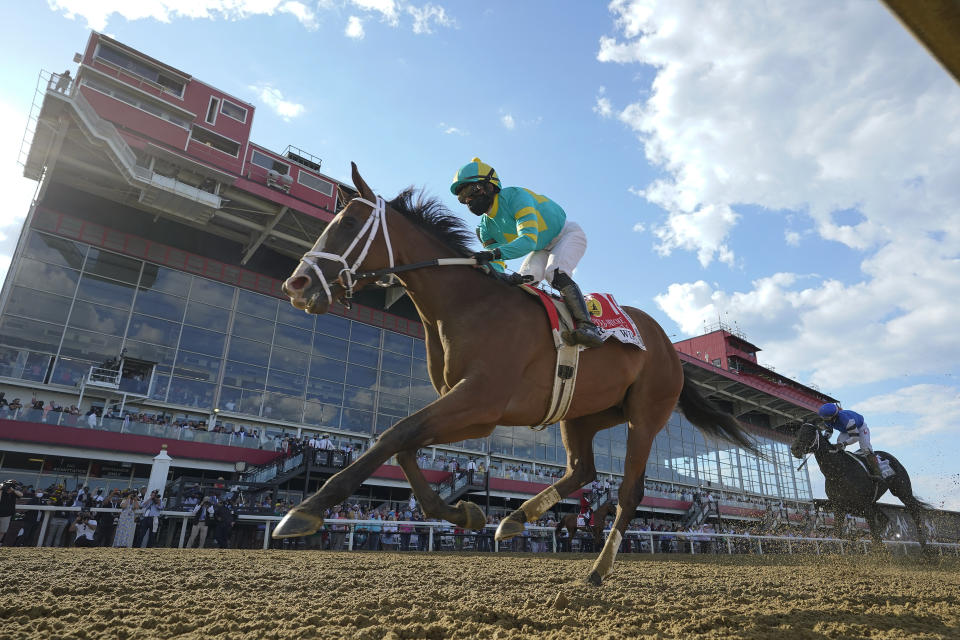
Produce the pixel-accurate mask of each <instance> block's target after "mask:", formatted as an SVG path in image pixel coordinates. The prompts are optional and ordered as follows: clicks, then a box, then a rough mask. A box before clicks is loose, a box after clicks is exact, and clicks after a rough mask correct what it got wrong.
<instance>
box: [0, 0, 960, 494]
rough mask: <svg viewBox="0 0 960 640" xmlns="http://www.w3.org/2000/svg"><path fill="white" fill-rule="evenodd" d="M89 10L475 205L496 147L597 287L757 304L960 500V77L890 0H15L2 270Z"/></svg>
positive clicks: (814, 375) (691, 322)
mask: <svg viewBox="0 0 960 640" xmlns="http://www.w3.org/2000/svg"><path fill="white" fill-rule="evenodd" d="M90 29H97V30H99V31H102V32H104V33H106V34H108V35H110V36H112V37H114V38H117V39H118V40H120V41H122V42H124V43H126V44H128V45H131V46H133V47H135V48H137V49H140V50H142V51H144V52H146V53H148V54H150V55H152V56H154V57H156V58H158V59H160V60H163V61H164V62H166V63H168V64H171V65H173V66H175V67H178V68H180V69H181V70H183V71H186V72H188V73H191V74H193V75H194V76H195V77H197V78H199V79H201V80H203V81H205V82H208V83H210V84H213V85H215V86H217V87H218V88H220V89H223V90H225V91H228V92H230V93H233V94H234V95H236V96H238V97H240V98H242V99H245V100H247V101H249V102H251V103H253V104H255V105H256V106H257V112H256V117H255V120H254V124H253V140H254V141H255V142H257V143H259V144H262V145H265V146H267V147H269V148H272V149H274V150H277V151H280V150H282V149H283V148H284V147H286V146H287V145H288V144H294V145H296V146H299V147H301V148H303V149H305V150H307V151H309V152H311V153H313V154H314V155H317V156H319V157H321V158H322V159H323V169H324V170H325V171H326V172H327V173H328V174H329V175H331V176H332V177H335V178H338V179H341V180H348V178H349V163H350V161H351V160H353V161H356V162H357V163H358V165H359V167H360V170H361V172H362V173H363V175H364V176H365V178H366V179H367V181H368V182H369V183H370V184H371V185H372V186H373V187H374V188H375V189H376V190H377V191H379V192H381V193H383V194H385V195H388V196H389V195H393V194H395V193H396V192H398V191H400V190H401V189H402V188H404V187H406V186H408V185H410V184H413V185H416V186H422V187H424V188H425V189H426V190H427V191H428V192H430V193H432V194H434V195H438V196H440V197H441V198H442V199H443V200H444V201H445V202H446V203H447V204H448V205H449V206H451V207H452V208H454V209H455V210H459V209H460V205H458V203H456V201H455V199H454V198H453V197H452V196H451V195H450V194H449V192H448V190H447V187H448V185H449V181H450V178H451V177H452V175H453V173H454V171H455V170H456V168H457V167H458V166H460V165H461V164H463V163H465V162H467V161H469V160H470V159H471V158H472V157H473V156H479V157H480V158H482V159H483V160H484V161H486V162H488V163H490V164H492V165H493V166H494V167H496V169H497V171H498V173H499V174H500V176H501V178H502V179H503V181H504V183H505V184H513V185H519V186H525V187H529V188H531V189H533V190H535V191H538V192H541V193H544V194H546V195H548V196H550V197H551V198H553V199H554V200H556V201H558V202H559V203H560V204H561V205H562V206H563V207H564V208H565V209H566V210H567V213H568V215H569V217H570V218H572V219H574V220H576V221H577V222H578V223H579V224H580V225H581V226H583V227H584V229H585V230H586V232H587V235H588V238H589V241H590V246H589V249H588V251H587V255H586V257H585V258H584V259H583V261H582V262H581V264H580V267H579V268H578V270H577V273H576V276H577V279H578V281H579V282H580V283H581V284H582V286H583V288H584V289H585V290H593V291H611V292H613V293H614V294H615V295H616V296H617V298H618V299H619V300H620V301H621V302H622V303H623V304H630V305H634V306H637V307H641V308H643V309H644V310H646V311H647V312H649V313H651V314H652V315H654V317H656V318H657V319H658V320H659V321H660V322H661V323H662V324H663V325H664V327H665V329H666V330H667V333H668V334H671V335H674V336H675V338H674V339H682V338H685V337H688V336H690V335H694V334H696V333H698V332H700V330H701V329H702V327H703V326H704V322H707V323H712V322H715V321H716V320H717V319H718V318H720V319H722V320H723V321H725V322H728V323H731V324H732V323H734V322H735V323H736V324H737V326H738V327H739V328H740V329H741V330H742V331H744V332H745V333H746V334H747V336H748V337H749V338H750V339H751V340H752V341H753V342H755V343H756V344H758V345H759V346H760V347H762V348H763V349H764V350H763V351H761V353H760V360H761V363H763V364H765V365H767V366H771V367H774V368H776V369H777V370H778V371H780V372H782V373H784V374H786V375H790V376H792V377H794V378H796V379H798V380H800V381H802V382H804V383H807V384H811V383H812V384H817V385H819V386H820V387H821V388H822V389H823V390H824V391H826V392H828V393H829V394H831V395H833V396H835V397H838V398H840V399H841V400H842V401H843V402H844V404H845V406H846V407H848V408H852V409H854V410H858V411H860V412H861V413H863V414H864V415H866V416H867V421H868V423H869V424H870V426H871V429H872V432H873V442H874V446H875V447H876V448H879V449H887V450H889V451H891V453H894V454H895V455H897V456H898V457H899V458H900V459H901V461H902V462H904V464H905V465H906V466H907V468H908V469H909V470H910V472H911V475H912V476H913V478H914V484H915V487H916V489H917V493H919V494H920V495H922V496H923V497H925V498H927V499H930V500H932V501H934V502H935V503H937V504H944V505H946V506H948V507H950V508H953V509H960V462H958V461H957V454H958V453H960V446H958V445H957V439H958V436H960V427H958V423H960V385H958V376H960V370H958V366H957V362H958V360H960V338H958V337H957V332H956V329H955V325H956V323H957V320H956V318H958V317H960V181H957V180H956V176H957V175H960V136H958V134H957V132H958V131H960V126H958V125H960V86H958V85H957V84H956V83H955V82H953V81H952V80H951V79H950V77H949V76H948V75H947V74H946V72H944V71H943V70H942V69H941V68H940V67H939V66H938V65H937V63H936V62H935V61H934V60H932V59H931V58H930V56H929V55H928V54H927V53H926V52H925V51H924V50H923V49H922V48H921V47H920V45H919V44H918V43H916V42H915V41H914V40H912V39H911V37H910V36H909V35H908V34H907V33H906V32H905V31H904V30H903V29H902V27H900V25H899V24H898V23H897V22H896V21H895V19H894V18H893V17H892V16H891V15H890V14H889V13H888V12H887V11H886V9H885V8H884V7H883V6H882V5H881V4H880V3H879V2H871V1H867V0H848V1H846V2H835V3H822V2H814V1H811V2H782V3H748V2H739V1H735V0H731V1H729V2H724V1H714V2H692V1H690V2H679V1H678V2H669V3H667V2H661V3H654V2H646V1H642V0H615V1H614V2H612V3H609V4H601V3H592V2H574V1H572V0H568V1H564V2H546V1H543V2H533V1H529V2H517V1H513V2H505V1H504V2H501V1H498V0H490V1H489V2H486V3H484V4H483V5H482V8H477V5H475V4H468V3H460V2H428V3H424V2H420V1H419V0H416V1H412V2H408V1H406V0H321V1H320V2H317V1H315V0H309V1H307V0H304V1H302V2H298V1H295V0H256V1H254V0H230V1H229V2H228V1H227V0H191V1H189V2H188V1H184V0H156V1H155V2H151V3H130V2H124V1H121V0H50V1H49V2H31V3H16V4H14V3H3V5H2V6H0V35H2V37H3V41H4V42H5V43H6V44H7V51H8V55H7V56H6V57H5V59H4V60H3V62H2V63H0V65H2V74H3V75H2V77H3V80H4V82H3V83H2V86H0V117H3V118H4V121H6V122H7V123H8V127H7V130H6V131H4V132H3V133H2V138H0V149H2V159H0V181H2V182H0V184H2V186H3V188H4V190H5V192H6V193H8V194H11V197H10V198H8V205H7V207H6V208H5V210H4V211H3V213H2V214H0V236H3V237H0V271H5V269H6V265H7V262H8V261H9V255H10V253H11V251H12V247H13V244H14V243H15V241H16V236H17V233H18V231H19V224H20V222H21V221H22V217H23V215H24V214H25V212H26V208H27V204H26V203H28V202H29V198H30V194H31V193H32V190H33V188H34V187H35V184H33V183H27V182H26V181H24V180H23V179H22V178H18V177H17V174H18V167H17V166H16V160H17V153H18V150H19V145H20V139H21V137H22V134H23V127H24V126H25V125H26V121H27V113H28V111H29V109H30V103H31V100H32V98H33V93H34V87H35V85H36V79H37V74H38V73H39V71H40V70H41V69H46V70H49V71H62V70H63V69H64V68H68V67H70V68H72V67H73V64H72V63H71V60H72V58H73V53H74V52H77V51H81V50H82V49H83V47H84V45H85V43H86V40H87V37H88V34H89V31H90ZM464 217H465V218H467V217H469V218H472V216H470V215H469V214H467V213H464ZM471 221H472V220H471ZM812 479H813V481H814V484H815V486H819V485H820V484H821V480H820V476H819V473H816V472H814V473H813V474H812ZM889 499H891V500H892V498H889Z"/></svg>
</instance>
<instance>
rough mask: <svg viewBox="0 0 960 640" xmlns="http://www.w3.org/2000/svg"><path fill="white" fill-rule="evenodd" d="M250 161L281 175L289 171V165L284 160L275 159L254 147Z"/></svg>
mask: <svg viewBox="0 0 960 640" xmlns="http://www.w3.org/2000/svg"><path fill="white" fill-rule="evenodd" d="M250 163H251V164H255V165H257V166H258V167H263V168H264V169H268V170H273V171H276V172H277V173H279V174H282V175H287V174H288V173H290V165H288V164H287V163H285V162H280V161H279V160H275V159H273V158H271V157H270V156H268V155H267V154H265V153H263V152H261V151H257V150H256V149H254V150H253V152H252V153H251V154H250ZM301 173H302V172H301Z"/></svg>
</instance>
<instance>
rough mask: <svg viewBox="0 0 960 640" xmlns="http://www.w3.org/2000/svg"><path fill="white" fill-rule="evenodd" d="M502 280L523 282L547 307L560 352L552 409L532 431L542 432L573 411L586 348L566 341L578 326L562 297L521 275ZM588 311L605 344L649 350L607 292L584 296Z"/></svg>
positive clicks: (521, 284)
mask: <svg viewBox="0 0 960 640" xmlns="http://www.w3.org/2000/svg"><path fill="white" fill-rule="evenodd" d="M498 277H501V279H512V281H513V282H518V278H519V280H523V282H521V283H520V289H522V290H523V291H525V292H526V293H529V294H530V295H532V296H536V298H537V299H538V300H540V302H541V304H543V309H544V311H545V312H546V314H547V321H548V322H549V324H550V333H551V335H552V336H553V344H554V346H555V347H556V349H557V368H556V374H555V376H554V380H553V393H552V395H551V398H550V408H549V409H548V410H547V414H546V415H545V416H544V417H543V420H541V421H540V423H539V424H537V425H531V427H530V428H531V429H534V430H538V431H539V430H541V429H544V428H546V426H547V425H550V424H553V423H555V422H559V421H561V420H563V418H564V416H566V415H567V411H568V410H569V409H570V402H571V400H572V399H573V390H574V389H575V388H576V382H577V368H578V367H579V364H580V351H582V350H583V349H584V347H582V346H580V345H576V344H570V343H568V342H566V341H565V340H564V339H563V336H564V335H567V334H568V333H569V332H570V331H572V330H573V329H574V328H575V327H576V325H575V323H574V320H573V317H572V316H571V315H570V311H569V309H567V305H566V304H564V302H563V301H562V300H560V299H558V298H554V297H553V296H551V295H549V294H547V293H546V292H545V291H543V290H542V289H539V288H537V287H534V286H532V284H530V282H529V281H526V278H529V277H530V276H520V275H519V274H511V275H510V276H505V277H504V276H498ZM584 299H585V301H586V306H587V309H588V310H589V312H590V315H591V316H593V317H594V323H595V324H596V325H597V329H599V331H600V335H601V337H602V338H603V340H604V341H606V340H608V339H610V338H615V339H617V340H619V341H620V342H623V343H626V344H632V345H634V346H636V347H638V348H640V349H646V347H645V346H644V344H643V339H642V338H641V337H640V333H639V332H638V331H637V327H636V325H635V324H634V323H633V320H632V319H631V318H630V316H628V315H627V314H626V313H624V312H623V310H622V309H621V308H620V306H619V305H618V304H617V302H616V301H615V300H614V299H613V296H612V295H610V294H605V293H591V294H587V295H585V296H584Z"/></svg>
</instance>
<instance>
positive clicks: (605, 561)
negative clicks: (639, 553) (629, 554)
mask: <svg viewBox="0 0 960 640" xmlns="http://www.w3.org/2000/svg"><path fill="white" fill-rule="evenodd" d="M621 540H623V534H621V533H620V530H619V529H614V530H613V531H611V532H610V537H608V538H607V543H606V544H605V545H603V551H601V552H600V557H599V558H597V562H596V564H594V565H593V570H594V571H596V572H597V573H598V574H600V577H601V578H606V577H607V576H609V575H610V574H611V573H613V561H614V560H615V559H616V557H617V552H618V551H620V541H621Z"/></svg>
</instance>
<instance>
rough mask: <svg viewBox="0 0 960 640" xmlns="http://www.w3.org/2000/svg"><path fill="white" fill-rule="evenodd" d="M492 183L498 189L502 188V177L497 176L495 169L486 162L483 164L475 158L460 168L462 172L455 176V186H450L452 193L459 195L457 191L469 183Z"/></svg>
mask: <svg viewBox="0 0 960 640" xmlns="http://www.w3.org/2000/svg"><path fill="white" fill-rule="evenodd" d="M483 181H486V182H490V183H491V184H493V185H494V186H496V187H497V189H499V188H500V177H499V176H498V175H497V172H496V171H494V170H493V167H491V166H490V165H488V164H487V163H485V162H482V161H481V160H480V158H474V159H473V160H471V161H470V162H468V163H467V164H465V165H463V166H462V167H460V170H459V171H457V173H456V175H454V176H453V184H451V185H450V193H452V194H453V195H457V189H459V188H460V187H461V186H462V185H464V184H467V183H468V182H483Z"/></svg>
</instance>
